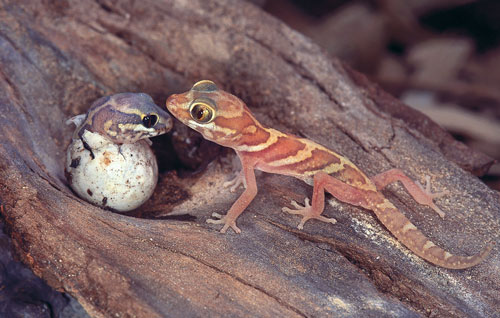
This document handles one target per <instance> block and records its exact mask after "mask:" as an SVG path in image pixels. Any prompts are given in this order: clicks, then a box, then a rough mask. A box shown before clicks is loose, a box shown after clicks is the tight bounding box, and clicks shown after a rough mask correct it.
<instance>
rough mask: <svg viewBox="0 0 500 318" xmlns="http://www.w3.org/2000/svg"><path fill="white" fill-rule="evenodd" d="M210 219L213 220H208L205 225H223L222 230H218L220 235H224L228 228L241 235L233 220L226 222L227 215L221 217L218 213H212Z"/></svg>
mask: <svg viewBox="0 0 500 318" xmlns="http://www.w3.org/2000/svg"><path fill="white" fill-rule="evenodd" d="M212 217H214V218H215V219H208V220H207V223H210V224H224V226H223V227H222V229H221V230H220V232H221V233H226V231H227V229H228V228H232V229H233V231H234V232H235V233H237V234H239V233H241V230H240V229H239V228H238V227H237V226H236V221H235V220H228V217H227V215H221V214H219V213H215V212H214V213H212Z"/></svg>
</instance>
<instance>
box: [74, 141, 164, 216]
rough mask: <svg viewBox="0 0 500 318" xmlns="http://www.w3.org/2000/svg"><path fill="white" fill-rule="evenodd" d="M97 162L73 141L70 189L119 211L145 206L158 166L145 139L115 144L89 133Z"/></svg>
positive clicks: (79, 142) (92, 201)
mask: <svg viewBox="0 0 500 318" xmlns="http://www.w3.org/2000/svg"><path fill="white" fill-rule="evenodd" d="M84 137H85V140H86V142H87V143H88V144H89V145H91V147H92V153H93V154H94V159H92V156H91V153H90V151H89V150H87V149H85V147H84V145H83V142H82V140H81V139H74V140H73V141H72V143H71V144H70V146H69V147H68V151H67V160H66V172H67V176H68V182H69V183H70V186H71V188H72V189H73V190H74V191H75V192H76V193H77V194H78V195H79V196H80V197H81V198H83V199H85V200H87V201H89V202H91V203H94V204H96V205H99V206H102V207H106V208H111V209H114V210H117V211H129V210H133V209H135V208H137V207H139V206H140V205H142V204H143V203H144V202H145V201H146V200H147V199H149V197H150V196H151V195H152V194H153V191H154V189H155V187H156V183H157V181H158V165H157V163H156V157H155V156H154V154H153V151H152V150H151V148H150V147H149V144H148V142H147V141H146V140H139V141H137V142H135V143H131V144H122V145H118V144H114V143H112V142H109V141H108V140H106V139H105V138H103V137H102V136H100V135H99V134H96V133H91V132H88V131H86V132H85V133H84Z"/></svg>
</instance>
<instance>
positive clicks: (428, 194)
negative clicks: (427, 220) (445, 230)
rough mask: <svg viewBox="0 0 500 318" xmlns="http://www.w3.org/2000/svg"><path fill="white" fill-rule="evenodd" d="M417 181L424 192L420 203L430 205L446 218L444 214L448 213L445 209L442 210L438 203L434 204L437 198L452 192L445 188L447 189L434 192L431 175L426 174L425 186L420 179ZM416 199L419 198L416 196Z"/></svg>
mask: <svg viewBox="0 0 500 318" xmlns="http://www.w3.org/2000/svg"><path fill="white" fill-rule="evenodd" d="M415 183H416V184H417V185H418V186H419V188H420V189H421V190H422V192H423V193H424V197H423V198H419V200H418V201H417V202H418V203H420V204H423V205H427V206H429V207H430V208H432V209H433V210H434V211H435V212H436V213H437V214H438V215H439V216H440V217H441V218H444V216H445V215H446V214H445V213H444V212H443V211H441V209H440V208H439V207H438V206H437V205H436V204H434V202H433V200H434V199H437V198H440V197H442V196H445V195H448V194H450V191H448V190H445V191H440V192H436V193H432V191H431V177H430V176H425V186H423V185H422V184H421V183H420V182H418V181H417V182H415ZM415 199H417V198H415Z"/></svg>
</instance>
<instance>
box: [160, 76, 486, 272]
mask: <svg viewBox="0 0 500 318" xmlns="http://www.w3.org/2000/svg"><path fill="white" fill-rule="evenodd" d="M166 106H167V108H168V110H169V111H170V112H171V113H172V114H173V115H174V116H175V117H176V118H177V119H179V120H180V121H181V122H182V123H184V124H186V125H187V126H189V127H191V128H192V129H194V130H196V131H198V132H199V133H201V134H202V135H203V137H204V138H205V139H208V140H210V141H213V142H215V143H218V144H220V145H222V146H225V147H230V148H233V149H234V150H235V151H236V154H237V155H238V157H239V158H240V160H241V164H242V170H241V172H240V173H239V175H238V176H237V177H236V178H235V179H233V180H232V181H231V182H229V183H228V184H227V185H231V186H232V190H233V189H235V188H236V187H238V186H239V185H240V184H242V183H243V184H244V185H245V187H246V189H245V191H244V192H243V193H242V194H241V196H240V197H239V198H238V199H237V200H236V202H234V203H233V205H232V206H231V208H230V209H229V211H228V212H227V214H226V215H223V216H222V215H219V214H217V213H214V214H212V216H214V217H215V218H216V219H209V220H207V222H208V223H214V224H223V227H222V229H221V232H222V233H224V232H226V230H227V229H228V228H231V229H233V230H234V231H235V232H236V233H240V232H241V230H240V229H239V228H238V227H237V226H236V219H237V218H238V216H239V215H240V214H241V213H242V212H243V211H244V210H245V208H246V207H247V206H248V205H249V204H250V202H251V201H252V200H253V198H254V197H255V195H256V194H257V184H256V180H255V173H254V169H259V170H261V171H264V172H269V173H277V174H282V175H288V176H293V177H295V178H298V179H301V180H303V181H305V182H306V183H308V184H310V185H313V187H314V188H313V195H312V204H310V203H309V199H307V198H306V200H305V205H304V206H301V205H299V204H298V203H296V202H295V201H292V205H293V206H294V209H290V208H288V207H284V208H283V211H286V212H289V213H292V214H298V215H301V216H302V220H301V221H300V223H299V225H298V228H299V229H302V228H303V226H304V223H305V222H306V221H308V220H309V219H318V220H320V221H323V222H329V223H332V224H335V223H336V220H335V219H333V218H327V217H325V216H323V215H321V213H322V212H323V210H324V200H325V191H327V192H329V193H330V194H332V195H333V196H334V197H335V198H336V199H338V200H340V201H342V202H346V203H349V204H352V205H355V206H360V207H363V208H365V209H368V210H372V211H373V212H374V213H375V215H376V216H377V217H378V219H379V220H380V222H382V224H383V225H384V226H385V227H386V228H387V229H388V230H389V231H390V232H391V233H392V234H393V235H394V236H395V237H396V238H397V239H398V240H399V241H400V242H401V243H403V244H404V245H406V246H407V247H408V248H409V249H410V250H411V251H413V252H414V253H415V254H417V255H418V256H420V257H422V258H423V259H425V260H427V261H429V262H431V263H433V264H436V265H439V266H442V267H446V268H452V269H462V268H468V267H471V266H474V265H476V264H478V263H479V262H481V261H482V260H483V259H484V258H485V257H486V256H487V255H488V254H489V252H490V251H491V249H492V244H490V245H488V246H486V247H485V248H484V249H483V250H482V251H480V252H479V253H478V254H476V255H473V256H459V255H454V254H451V253H449V252H447V251H445V250H443V249H442V248H440V247H438V246H436V245H435V244H434V243H433V242H431V241H430V240H429V239H428V238H427V237H426V236H425V235H424V234H423V233H422V232H421V231H420V230H418V229H417V228H416V227H415V225H413V224H412V223H411V222H410V220H408V218H406V217H405V216H404V215H403V214H402V213H401V212H399V210H398V209H397V208H396V207H395V206H394V205H393V204H392V203H391V202H390V201H389V200H388V199H386V198H385V197H384V195H383V194H382V193H381V192H380V191H381V189H383V188H384V187H385V186H387V185H388V184H390V183H392V182H395V181H400V182H401V183H402V184H403V185H404V187H405V188H406V189H407V191H408V192H409V193H410V194H411V196H412V197H413V198H414V199H415V201H416V202H418V203H419V204H423V205H427V206H429V207H430V208H432V209H433V210H434V211H435V212H436V213H438V214H439V215H440V216H441V217H444V213H443V212H442V211H441V210H440V209H439V207H438V206H436V204H434V202H433V199H434V198H437V197H440V196H442V195H445V194H447V192H440V193H432V192H431V191H430V183H429V178H428V177H427V178H426V181H427V184H426V186H425V187H423V186H421V185H420V184H417V183H415V182H413V181H412V180H411V179H410V178H409V177H407V176H406V175H405V174H404V173H403V172H402V171H401V170H399V169H391V170H389V171H386V172H383V173H380V174H378V175H376V176H374V177H371V178H369V177H367V176H366V175H365V174H364V173H363V172H362V171H361V170H360V169H359V168H357V167H356V166H355V165H354V164H353V163H352V162H351V161H349V160H348V159H347V158H345V157H343V156H341V155H339V154H337V153H335V152H333V151H332V150H329V149H327V148H325V147H323V146H321V145H319V144H317V143H315V142H313V141H311V140H308V139H305V138H299V137H296V136H293V135H290V134H287V133H283V132H280V131H278V130H275V129H272V128H266V127H264V126H262V125H261V124H260V123H259V122H258V121H257V120H256V119H255V117H254V116H253V115H252V113H251V112H250V110H249V109H248V107H247V106H246V105H245V103H244V102H243V101H242V100H240V99H239V98H237V97H236V96H234V95H232V94H230V93H227V92H225V91H223V90H220V89H218V88H217V86H216V85H215V83H214V82H212V81H209V80H203V81H199V82H197V83H196V84H194V86H193V87H192V88H191V90H189V91H188V92H185V93H182V94H174V95H172V96H170V97H169V98H168V99H167V102H166Z"/></svg>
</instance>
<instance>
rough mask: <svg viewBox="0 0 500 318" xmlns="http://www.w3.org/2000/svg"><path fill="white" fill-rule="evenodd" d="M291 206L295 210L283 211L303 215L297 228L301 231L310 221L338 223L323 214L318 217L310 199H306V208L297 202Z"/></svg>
mask: <svg viewBox="0 0 500 318" xmlns="http://www.w3.org/2000/svg"><path fill="white" fill-rule="evenodd" d="M290 204H291V205H293V207H294V208H295V209H290V208H288V207H283V208H282V209H281V210H282V211H283V212H288V213H290V214H299V215H303V217H302V220H301V221H300V223H299V225H298V226H297V228H298V229H299V230H302V229H303V228H304V224H305V223H306V222H307V221H308V220H310V219H317V220H320V221H322V222H325V223H332V224H335V223H337V220H336V219H334V218H327V217H325V216H323V215H321V214H320V215H317V214H316V213H314V211H313V210H312V207H311V205H310V204H309V198H306V199H305V200H304V206H301V205H300V204H298V203H297V202H295V201H293V200H292V201H291V202H290Z"/></svg>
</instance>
